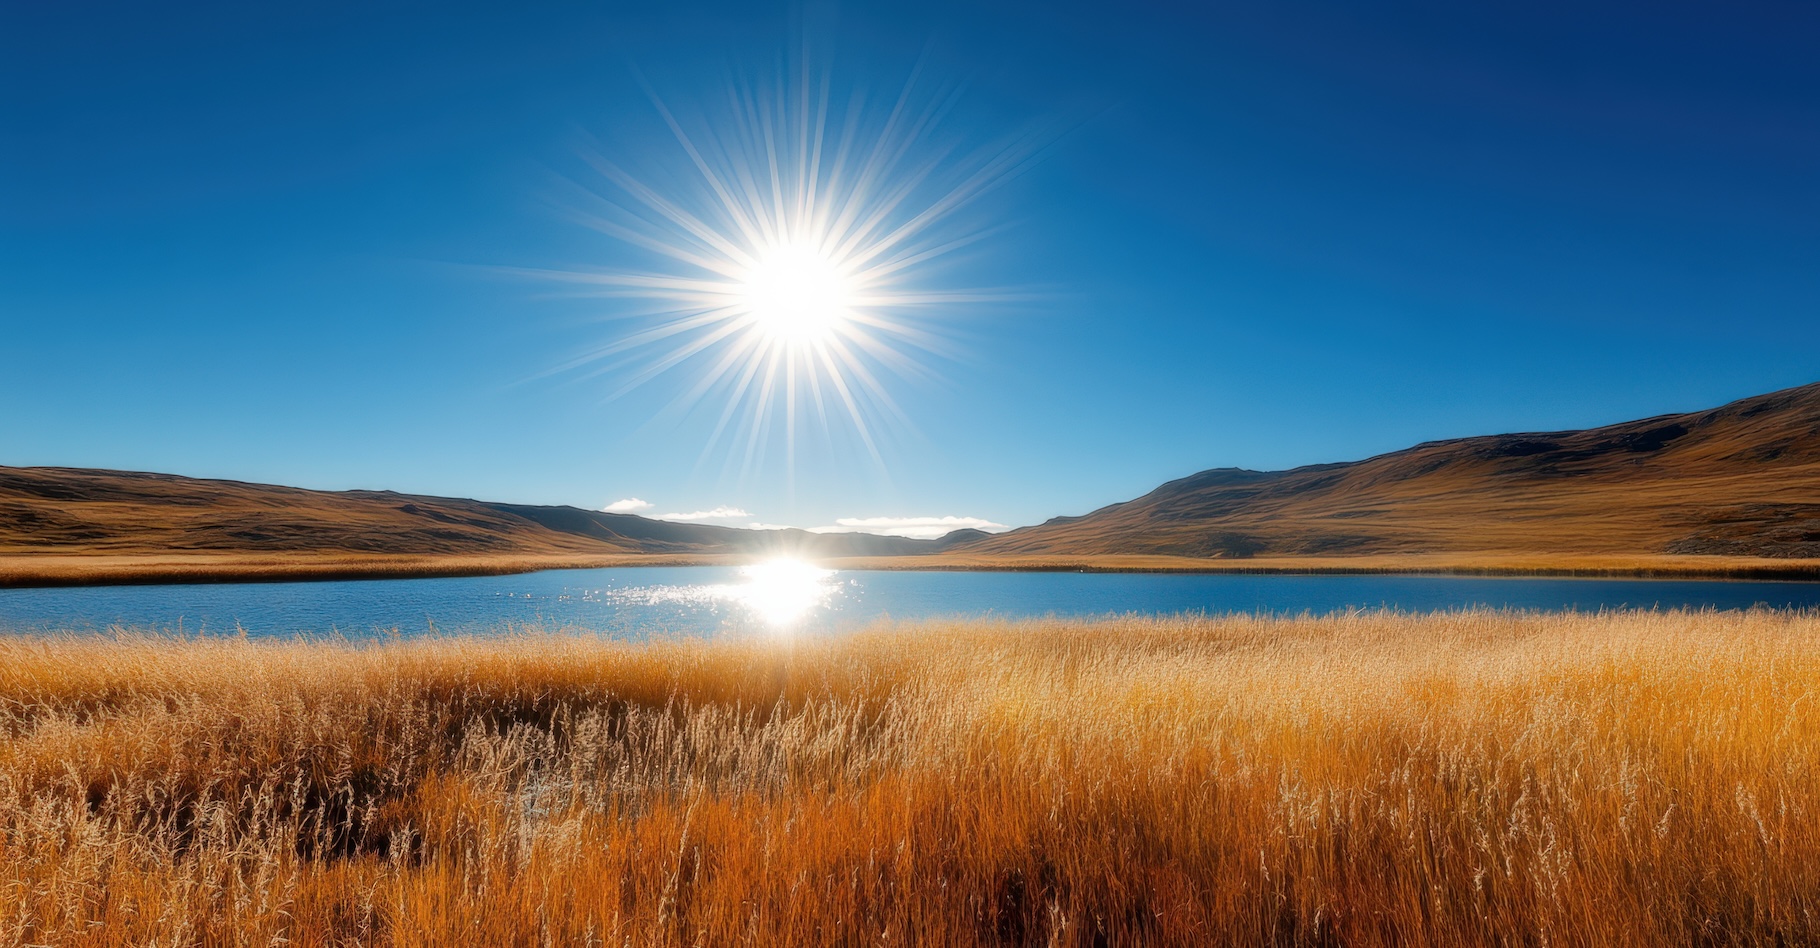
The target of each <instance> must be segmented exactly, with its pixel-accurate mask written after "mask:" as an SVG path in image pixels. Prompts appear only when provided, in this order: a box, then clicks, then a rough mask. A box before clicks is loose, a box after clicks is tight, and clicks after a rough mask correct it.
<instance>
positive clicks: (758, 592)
mask: <svg viewBox="0 0 1820 948" xmlns="http://www.w3.org/2000/svg"><path fill="white" fill-rule="evenodd" d="M739 573H740V575H741V576H742V577H744V578H745V582H743V583H741V584H739V585H738V586H736V587H734V590H735V591H736V597H737V598H738V600H739V601H740V602H741V603H743V604H744V605H745V607H746V608H747V609H749V610H751V611H752V613H753V614H754V615H757V616H758V617H759V618H760V619H763V620H764V621H765V622H766V623H768V624H769V625H771V626H773V627H782V626H790V625H794V624H796V623H797V622H798V621H800V620H802V619H803V617H805V616H806V615H808V614H809V613H810V612H811V611H812V610H814V609H816V608H817V607H819V606H823V605H826V604H827V602H828V597H829V596H830V595H831V594H832V593H833V584H832V583H830V582H829V581H828V580H829V578H830V577H832V576H833V575H834V571H833V570H831V569H822V568H820V567H817V566H812V565H810V564H808V563H804V562H802V561H800V560H769V561H766V562H763V563H753V564H752V565H750V566H744V567H741V568H740V571H739Z"/></svg>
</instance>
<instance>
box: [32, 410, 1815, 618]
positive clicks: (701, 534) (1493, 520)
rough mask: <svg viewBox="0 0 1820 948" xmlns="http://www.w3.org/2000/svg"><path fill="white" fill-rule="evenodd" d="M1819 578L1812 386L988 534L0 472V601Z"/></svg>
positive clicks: (1207, 487) (1201, 477) (1165, 498)
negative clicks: (1490, 576)
mask: <svg viewBox="0 0 1820 948" xmlns="http://www.w3.org/2000/svg"><path fill="white" fill-rule="evenodd" d="M778 554H788V555H793V556H800V557H808V558H815V559H820V560H839V561H842V562H843V563H845V564H846V565H849V566H876V567H891V568H910V569H927V568H936V569H940V568H974V569H1145V570H1149V569H1171V570H1173V569H1190V570H1219V571H1224V570H1239V571H1278V570H1293V571H1316V572H1319V571H1342V572H1350V571H1370V572H1380V571H1412V570H1421V571H1429V570H1433V571H1446V572H1556V573H1577V572H1587V571H1591V572H1628V573H1638V572H1656V573H1687V574H1698V575H1739V576H1743V575H1756V576H1769V575H1779V576H1800V577H1806V578H1814V577H1820V383H1817V384H1814V385H1808V386H1804V387H1801V388H1793V389H1788V390H1786V391H1781V392H1773V393H1771V394H1768V395H1761V396H1757V397H1754V398H1747V399H1743V400H1741V401H1737V402H1733V403H1731V404H1729V405H1725V406H1723V407H1720V408H1715V409H1712V410H1710V411H1702V412H1692V413H1689V414H1681V415H1662V416H1659V417H1655V418H1648V419H1644V420H1642V421H1633V422H1627V423H1624V424H1618V425H1609V426H1606V427H1603V428H1593V429H1589V430H1585V431H1554V432H1538V433H1528V434H1508V435H1489V436H1484V437H1475V438H1461V439H1457V440H1451V441H1436V442H1430V443H1427V444H1420V445H1417V446H1415V447H1413V448H1409V449H1406V450H1403V451H1396V452H1392V453H1390V454H1384V455H1380V456H1378V457H1374V458H1369V459H1366V460H1363V461H1354V462H1347V463H1339V464H1319V465H1313V466H1309V467H1301V468H1296V469H1294V470H1288V471H1247V470H1240V469H1236V468H1218V469H1214V470H1208V471H1202V472H1201V473H1199V474H1193V475H1190V476H1188V477H1184V478H1182V479H1180V480H1176V481H1171V482H1169V483H1167V484H1164V485H1162V486H1161V487H1158V488H1157V489H1156V490H1153V491H1151V492H1150V493H1148V494H1145V495H1144V496H1142V497H1139V498H1137V499H1135V500H1130V501H1126V502H1124V503H1118V504H1113V505H1111V506H1108V507H1103V508H1101V509H1099V510H1096V511H1093V512H1092V513H1089V514H1085V515H1083V516H1078V517H1057V518H1055V519H1053V520H1050V521H1048V522H1046V523H1043V524H1039V525H1037V526H1032V527H1023V528H1020V529H1017V530H1013V531H1010V532H1008V533H1001V534H984V533H980V532H979V531H976V530H959V531H955V532H954V533H951V534H949V535H948V536H946V537H943V538H941V539H939V540H912V539H905V538H902V537H885V536H872V535H868V534H816V533H809V532H805V531H802V530H775V531H755V530H740V529H734V528H729V527H718V526H710V525H705V524H686V523H672V522H666V521H662V520H651V519H647V518H644V517H637V516H633V515H629V514H610V513H603V512H600V511H591V510H582V509H579V508H575V507H539V506H529V505H523V504H506V503H488V502H483V501H477V500H462V499H455V498H446V497H423V496H415V495H409V494H396V493H391V492H389V491H365V490H355V491H341V492H326V491H313V490H304V489H300V488H292V487H274V486H269V485H263V484H247V483H241V482H237V481H220V480H201V479H195V478H187V477H178V476H174V475H168V474H142V473H128V472H121V471H101V470H84V469H75V468H51V467H37V468H20V467H0V586H8V585H13V586H20V585H56V584H65V583H88V582H96V583H99V582H170V581H178V580H199V581H200V580H207V581H226V580H251V579H292V578H343V577H351V576H420V575H453V574H464V573H489V572H518V571H523V570H531V569H544V568H553V567H568V566H604V565H627V564H656V563H705V562H726V561H730V560H734V559H739V558H749V557H752V556H758V555H778Z"/></svg>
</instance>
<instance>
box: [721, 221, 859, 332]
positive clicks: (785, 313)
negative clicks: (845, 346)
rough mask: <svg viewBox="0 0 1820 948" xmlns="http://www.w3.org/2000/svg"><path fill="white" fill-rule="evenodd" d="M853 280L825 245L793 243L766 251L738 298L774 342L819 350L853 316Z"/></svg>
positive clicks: (744, 277) (743, 277)
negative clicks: (820, 345) (816, 346)
mask: <svg viewBox="0 0 1820 948" xmlns="http://www.w3.org/2000/svg"><path fill="white" fill-rule="evenodd" d="M853 282H854V281H853V278H852V277H851V276H850V275H849V274H848V273H846V272H845V270H844V269H843V268H842V267H841V266H840V265H839V264H838V263H837V262H836V261H835V260H833V259H832V258H831V257H830V255H829V254H828V253H827V252H826V251H825V250H823V249H822V248H821V247H818V246H816V245H815V244H813V243H809V242H806V241H793V242H788V243H783V244H779V245H777V246H775V247H771V248H769V249H767V250H766V251H764V252H763V253H762V254H761V255H760V256H759V258H758V261H757V263H756V265H754V266H753V267H752V268H751V269H750V270H748V271H746V272H745V273H743V274H742V275H741V276H740V278H739V281H738V290H737V296H738V297H739V300H740V303H741V304H743V305H744V307H745V308H746V310H747V313H748V315H749V316H750V318H751V319H752V321H753V323H754V324H755V325H756V326H757V327H758V329H759V330H761V331H762V332H763V333H764V334H765V336H766V337H768V338H769V339H771V340H773V341H775V342H780V343H782V344H784V345H786V346H815V345H817V344H825V343H827V342H828V340H829V339H830V338H831V337H832V336H833V335H834V334H835V333H837V332H839V331H840V330H841V329H842V328H843V327H844V326H845V325H846V323H847V321H848V320H849V319H850V318H851V316H852V313H853V297H854V293H853V290H854V287H853Z"/></svg>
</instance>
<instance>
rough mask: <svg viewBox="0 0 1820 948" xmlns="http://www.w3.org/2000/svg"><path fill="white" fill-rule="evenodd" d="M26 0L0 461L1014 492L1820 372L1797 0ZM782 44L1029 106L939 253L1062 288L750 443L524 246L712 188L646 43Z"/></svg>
mask: <svg viewBox="0 0 1820 948" xmlns="http://www.w3.org/2000/svg"><path fill="white" fill-rule="evenodd" d="M33 6H34V7H37V8H28V5H24V4H14V5H11V6H10V7H9V8H8V9H7V11H6V13H5V14H4V17H5V20H6V22H5V23H4V25H3V27H0V463H4V464H56V465H72V466H93V467H110V468H124V469H137V470H156V471H167V472H173V473H180V474H189V475H197V476H209V477H228V478H235V479H243V480H255V481H266V482H276V483H284V484H294V485H300V486H306V487H315V488H325V489H342V488H352V487H369V488H390V489H395V490H400V491H409V492H420V493H433V494H449V495H462V496H476V497H482V498H488V499H499V500H511V501H521V502H532V503H569V504H576V505H579V506H589V507H601V506H603V505H606V504H608V503H611V502H614V501H617V500H622V499H627V498H639V499H642V500H644V501H646V502H647V503H650V504H651V505H652V506H651V507H649V508H644V510H645V512H647V513H669V512H677V513H689V512H695V511H712V510H714V509H716V508H723V507H725V508H734V509H737V510H740V511H743V512H744V513H743V514H742V515H738V516H729V517H726V518H723V519H722V520H720V521H718V522H729V523H746V522H764V523H774V524H794V525H801V526H818V525H827V524H833V523H835V522H836V521H837V520H839V519H843V518H845V519H864V518H908V517H964V518H980V519H984V520H988V521H992V522H995V523H1001V524H1023V523H1031V522H1036V521H1040V520H1042V519H1045V518H1047V517H1049V516H1052V515H1055V514H1062V513H1080V512H1084V511H1086V510H1089V509H1092V508H1094V507H1098V506H1100V505H1102V504H1105V503H1110V502H1113V501H1117V500H1122V499H1126V498H1129V497H1132V496H1135V495H1137V494H1140V493H1142V492H1144V491H1146V490H1148V489H1150V488H1151V487H1153V486H1155V485H1156V484H1158V483H1160V482H1161V481H1164V480H1167V479H1170V478H1173V477H1178V476H1182V475H1185V474H1188V473H1191V472H1193V471H1196V470H1201V469H1204V468H1208V467H1220V466H1242V467H1250V468H1260V469H1268V468H1282V467H1289V466H1294V465H1298V464H1306V463H1314V462H1321V461H1333V460H1346V459H1353V458H1359V457H1364V456H1368V455H1371V454H1374V453H1378V452H1382V451H1387V450H1393V449H1396V448H1399V447H1404V446H1407V445H1409V444H1412V443H1415V442H1418V441H1423V440H1430V439H1436V438H1446V437H1455V436H1463V435H1470V434H1477V433H1487V432H1496V431H1509V430H1536V429H1552V428H1568V427H1583V426H1588V425H1594V424H1599V423H1603V422H1611V421H1618V420H1624V419H1628V418H1632V417H1639V416H1644V415H1649V414H1655V413H1661V412H1669V411H1678V410H1689V409H1695V408H1701V407H1707V406H1710V405H1715V404H1718V403H1721V402H1724V401H1727V400H1730V399H1733V398H1737V397H1742V396H1745V395H1749V394H1754V393H1758V392H1762V391H1768V390H1772V389H1776V388H1781V387H1786V386H1791V385H1797V384H1802V383H1806V382H1810V381H1814V380H1816V379H1820V318H1817V317H1820V265H1817V264H1820V57H1814V56H1813V55H1812V50H1813V49H1814V48H1816V44H1820V11H1816V10H1815V9H1814V8H1813V7H1812V6H1811V5H1801V4H1795V3H1772V4H1746V5H1740V6H1733V7H1728V8H1726V9H1724V10H1719V9H1716V8H1711V7H1705V8H1701V7H1697V6H1695V5H1691V4H1689V5H1680V4H1654V5H1637V6H1636V7H1634V8H1620V7H1599V6H1596V5H1591V4H1584V3H1581V4H1559V5H1550V4H1536V3H1523V4H1466V5H1462V4H1440V3H1434V4H1365V5H1361V4H1342V3H1334V4H1305V3H1292V4H1247V5H1219V4H1216V5H1189V4H1181V5H1143V6H1134V7H1131V8H1129V9H1115V8H1112V7H1109V6H1107V5H1085V4H1069V3H1060V4H1057V3H1028V4H1019V3H1003V4H995V5H992V6H991V8H990V9H981V8H980V7H979V5H976V4H962V3H941V2H936V3H902V4H888V5H884V4H880V5H867V4H847V5H844V6H840V7H809V8H804V7H803V6H801V5H800V4H799V5H787V4H742V5H728V6H714V5H706V4H702V5H691V4H668V5H665V4H625V5H614V4H600V3H592V4H581V3H574V4H566V3H565V4H538V3H527V4H521V5H514V8H513V9H510V10H508V9H506V8H505V7H503V6H498V7H495V8H493V9H492V10H490V11H481V10H478V9H476V10H456V9H454V8H453V6H452V5H447V4H395V3H361V4H345V5H337V4H311V5H296V6H293V7H284V8H278V7H269V5H246V4H236V5H225V4H224V5H219V6H215V7H210V6H209V5H206V4H193V5H186V7H185V10H184V12H182V13H175V12H171V11H169V10H165V9H160V8H153V7H147V6H144V5H130V6H129V5H122V6H119V7H109V6H106V5H96V4H44V5H33ZM1198 6H1205V8H1203V9H1197V8H1196V7H1198ZM306 7H307V9H306ZM804 35H806V36H807V37H808V42H809V46H810V50H811V59H812V60H813V61H814V62H816V63H817V64H818V65H820V66H822V67H825V68H826V70H827V72H828V73H829V75H831V76H832V81H833V84H834V86H835V87H836V88H838V89H839V90H841V91H842V92H847V91H851V90H853V89H867V90H870V91H871V92H872V93H873V94H874V95H875V96H877V95H882V94H887V93H891V92H894V91H895V90H897V89H899V88H900V87H901V86H902V85H903V83H904V81H905V77H906V76H907V75H908V74H909V73H910V71H911V70H912V69H913V68H917V67H918V64H919V63H920V64H921V65H920V68H921V73H920V75H921V76H922V77H923V79H924V81H925V82H927V83H932V84H933V85H934V86H935V87H946V86H949V85H958V86H960V87H961V89H962V93H961V96H960V99H959V101H958V104H957V105H956V106H955V108H954V109H953V111H952V112H950V113H948V114H947V115H946V116H944V118H943V122H942V126H941V135H942V136H944V137H945V139H946V140H952V141H955V142H959V143H962V144H965V145H969V146H971V145H984V144H986V143H988V142H991V141H994V140H997V139H998V138H1000V137H1001V136H1003V135H1004V134H1006V133H1007V131H1009V130H1018V129H1044V130H1049V131H1048V132H1047V133H1046V137H1045V138H1044V141H1045V142H1046V147H1045V148H1044V149H1043V151H1042V153H1041V156H1040V160H1038V161H1037V162H1035V163H1034V164H1033V165H1032V166H1031V167H1030V168H1029V169H1028V170H1026V171H1025V172H1024V173H1023V174H1021V175H1019V176H1017V177H1016V178H1015V179H1014V180H1011V181H1009V182H1008V183H1006V184H1005V185H1004V186H1003V187H1000V188H999V189H997V190H995V191H994V192H992V193H991V194H990V195H988V196H986V197H985V198H983V199H981V200H980V201H978V202H976V203H975V204H973V205H971V206H970V207H969V208H968V210H967V212H966V213H967V215H969V216H970V223H971V224H973V225H978V226H987V225H990V226H992V227H995V228H999V229H995V230H993V232H992V233H991V235H990V237H989V238H988V239H986V240H983V241H981V242H980V244H978V245H976V246H975V247H974V248H972V249H971V250H970V252H969V254H968V255H967V256H966V257H965V258H964V259H963V260H960V261H959V262H956V263H954V264H953V265H951V266H950V267H948V268H947V269H945V270H941V271H935V272H931V273H930V274H929V275H928V278H929V279H930V280H931V281H932V282H934V283H938V284H939V283H941V282H942V281H944V280H949V281H965V282H967V283H969V284H979V283H982V282H983V283H989V284H992V285H997V286H1003V287H1017V288H1023V289H1025V290H1033V291H1037V292H1033V293H1029V294H1027V295H1028V298H1026V299H1022V300H1019V301H1013V302H1001V303H995V304H991V305H977V304H969V305H959V304H957V305H954V306H950V307H947V308H944V309H942V310H941V311H939V312H930V313H927V314H925V318H926V319H927V320H928V321H929V323H930V324H932V325H937V326H939V328H941V329H942V331H944V332H945V333H947V334H948V336H949V337H950V338H951V339H952V340H953V342H954V344H955V345H956V346H957V347H958V349H959V352H958V357H956V358H940V359H933V360H930V361H929V362H928V364H929V365H930V367H931V368H933V369H935V370H936V374H937V376H939V377H938V378H937V379H934V380H921V381H898V382H893V383H891V384H890V385H889V386H888V391H889V392H890V394H891V395H892V396H893V397H894V398H895V399H896V400H897V402H898V403H899V404H900V405H901V407H902V408H903V411H904V415H905V416H906V418H907V420H908V423H907V424H897V425H892V426H889V428H888V429H885V430H882V431H881V455H882V456H883V459H884V463H883V465H882V466H881V465H880V464H878V463H876V462H874V461H872V460H871V459H870V458H868V457H865V456H864V454H863V452H860V451H858V450H856V449H855V446H854V444H853V443H851V439H850V438H845V439H844V438H843V436H841V435H839V434H838V433H836V434H835V435H833V436H831V437H830V439H828V442H827V443H826V444H824V445H822V446H820V447H818V448H813V449H809V450H805V451H803V452H801V453H799V455H798V457H797V459H796V463H795V465H794V470H790V469H789V466H787V465H785V464H784V463H783V460H782V458H781V456H780V454H779V452H777V451H775V450H773V451H771V452H770V453H768V454H767V455H766V456H765V457H764V459H763V460H762V461H760V462H759V463H756V464H754V465H752V466H751V467H750V468H749V469H748V470H745V471H744V472H742V471H740V470H739V465H738V464H733V465H729V464H728V463H727V462H728V460H729V457H730V455H729V454H728V453H727V452H728V451H729V450H730V449H728V448H726V447H725V446H724V445H723V446H721V447H718V448H710V449H707V450H704V448H705V446H706V445H707V444H708V435H709V433H710V429H711V428H712V422H713V417H712V416H714V415H716V414H718V412H719V408H720V406H719V405H717V404H702V405H699V406H698V407H697V410H696V411H695V412H694V413H692V414H689V413H685V414H682V415H675V414H662V413H661V409H663V408H664V406H665V405H667V404H669V403H670V401H671V400H672V399H673V398H674V397H675V395H676V394H677V393H678V391H680V390H681V389H682V388H686V387H687V384H688V383H689V382H690V381H692V380H690V379H688V378H687V377H686V370H684V371H681V372H678V373H672V374H671V375H669V376H665V377H661V378H659V379H658V380H656V381H654V382H653V383H652V384H649V385H646V386H643V387H641V388H639V389H636V390H634V391H633V392H632V393H630V394H628V395H625V396H623V397H619V398H616V399H609V398H608V395H609V394H611V393H612V392H613V391H614V390H615V389H616V388H617V387H618V386H617V384H616V381H617V380H616V378H615V376H614V373H607V374H605V375H597V376H592V377H589V376H586V375H584V374H583V373H575V372H570V373H566V374H565V373H558V374H554V375H552V374H548V373H549V370H551V369H552V368H554V367H556V366H559V365H561V364H562V363H564V362H565V361H567V360H568V359H569V358H570V357H572V356H573V355H574V354H575V353H577V352H581V351H584V350H586V349H588V348H590V347H594V346H599V345H601V344H603V343H604V342H605V341H607V340H609V339H611V338H613V335H614V334H615V333H619V332H624V331H625V330H624V328H623V327H624V321H622V320H605V319H602V318H601V317H603V316H605V315H608V314H609V312H610V311H611V309H612V307H614V306H617V305H622V304H621V303H618V302H615V301H611V300H601V299H585V298H576V297H573V296H571V295H567V294H563V293H554V292H552V289H553V288H552V287H551V286H550V285H546V284H544V283H541V282H539V281H535V280H528V279H524V278H521V277H514V276H511V275H510V274H509V273H508V272H507V268H605V269H614V268H628V267H630V268H636V267H638V266H641V265H642V262H643V261H641V259H640V255H639V253H638V252H637V251H636V250H635V248H631V247H629V246H627V245H626V244H624V243H622V242H619V241H616V240H613V239H610V238H608V237H605V236H603V235H601V234H599V233H596V232H593V231H590V230H588V229H586V228H584V227H580V226H577V225H576V224H575V223H574V221H573V220H571V219H570V218H569V217H568V216H567V215H565V214H564V213H563V210H564V206H563V205H564V199H563V198H562V197H561V194H562V193H564V192H563V190H562V185H561V183H562V182H564V181H569V182H573V183H574V184H576V185H579V186H581V187H583V188H585V189H588V190H592V191H595V192H597V193H600V194H602V195H606V196H611V192H612V189H611V188H610V187H608V186H607V183H606V182H604V181H602V180H596V179H592V178H590V177H589V176H588V175H589V171H588V168H587V166H586V164H585V162H583V161H580V160H579V159H578V155H579V154H580V153H581V151H582V150H583V149H584V148H586V147H594V148H597V149H599V150H601V151H602V152H604V153H608V154H610V155H611V156H612V157H613V158H614V159H615V160H616V161H622V162H624V163H626V164H628V165H631V166H636V167H640V168H644V169H647V170H649V171H650V172H651V173H652V174H653V175H655V176H656V177H657V178H659V179H662V180H672V177H674V179H675V180H681V179H682V178H686V174H680V176H671V177H666V176H667V175H671V173H672V172H675V170H676V169H677V168H678V167H681V166H680V165H678V164H677V162H678V161H679V160H680V159H679V158H678V157H677V155H676V153H675V152H674V148H675V144H674V142H673V141H672V140H668V139H666V134H667V133H666V132H665V131H664V127H663V124H662V122H661V120H660V119H659V118H658V117H657V115H656V114H655V110H654V108H653V106H652V103H651V100H650V99H649V98H648V97H647V96H646V94H645V92H644V91H643V89H642V88H641V79H640V77H641V76H642V77H643V80H642V81H643V82H645V83H648V84H649V86H650V87H652V88H653V89H655V90H656V91H657V92H658V93H659V94H660V95H661V96H662V97H663V98H664V100H665V101H666V102H670V103H674V104H675V105H676V106H677V108H678V109H679V110H689V109H693V110H694V112H695V113H699V114H700V115H702V116H708V117H711V116H712V115H713V106H714V96H715V95H716V94H717V90H724V88H725V87H726V85H727V81H728V80H727V77H728V75H729V74H740V75H756V74H763V73H764V72H765V71H766V70H767V69H774V68H775V67H776V64H777V63H778V62H779V61H780V60H783V59H784V58H786V57H787V55H788V54H789V52H790V50H791V49H792V48H793V44H794V43H795V42H796V41H797V39H799V38H800V37H802V36H804ZM588 142H592V143H593V145H591V146H590V145H587V144H586V143H588ZM553 195H555V197H553ZM1001 225H1002V226H1001ZM621 374H623V372H622V373H621Z"/></svg>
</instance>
